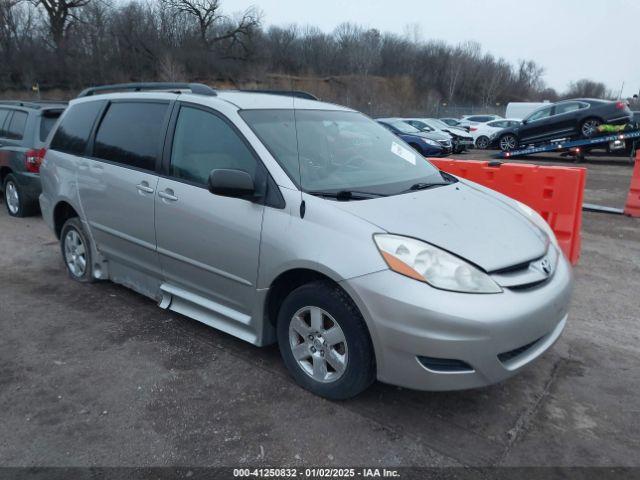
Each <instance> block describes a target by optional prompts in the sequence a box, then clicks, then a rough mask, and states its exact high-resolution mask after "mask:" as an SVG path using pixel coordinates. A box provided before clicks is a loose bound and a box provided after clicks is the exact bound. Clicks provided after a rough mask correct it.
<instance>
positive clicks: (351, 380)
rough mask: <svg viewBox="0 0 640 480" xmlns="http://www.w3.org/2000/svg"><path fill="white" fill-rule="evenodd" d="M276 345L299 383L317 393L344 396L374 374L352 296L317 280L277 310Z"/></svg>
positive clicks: (369, 348) (364, 384)
mask: <svg viewBox="0 0 640 480" xmlns="http://www.w3.org/2000/svg"><path fill="white" fill-rule="evenodd" d="M277 333H278V344H279V346H280V353H281V355H282V359H283V361H284V364H285V365H286V367H287V369H288V370H289V373H290V374H291V376H293V378H294V379H295V381H296V382H297V383H298V384H299V385H300V386H302V387H303V388H305V389H307V390H309V391H310V392H312V393H315V394H316V395H319V396H321V397H325V398H328V399H331V400H344V399H347V398H351V397H354V396H356V395H358V394H359V393H361V392H362V391H364V390H365V389H366V388H367V387H369V385H371V384H372V383H373V381H374V380H375V378H376V367H375V355H374V352H373V345H372V343H371V338H370V336H369V331H368V330H367V327H366V325H365V322H364V320H363V318H362V315H361V314H360V311H359V310H358V308H357V307H356V306H355V304H354V303H353V301H352V300H351V298H349V296H348V295H347V294H346V293H345V292H344V291H343V290H342V289H341V288H339V287H338V286H337V285H334V284H332V283H330V282H328V281H318V282H313V283H309V284H306V285H303V286H301V287H298V288H297V289H295V290H294V291H293V292H291V293H290V294H289V295H288V296H287V298H286V299H285V300H284V302H283V303H282V306H281V308H280V312H279V313H278V325H277Z"/></svg>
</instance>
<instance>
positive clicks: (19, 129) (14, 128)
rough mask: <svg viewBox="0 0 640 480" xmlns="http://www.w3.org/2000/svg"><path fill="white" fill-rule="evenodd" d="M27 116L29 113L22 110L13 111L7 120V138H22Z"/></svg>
mask: <svg viewBox="0 0 640 480" xmlns="http://www.w3.org/2000/svg"><path fill="white" fill-rule="evenodd" d="M28 118H29V114H28V113H27V112H23V111H21V110H16V111H14V112H13V116H12V117H11V121H10V122H9V127H8V128H7V138H10V139H12V140H22V137H23V136H24V130H25V128H26V126H27V119H28Z"/></svg>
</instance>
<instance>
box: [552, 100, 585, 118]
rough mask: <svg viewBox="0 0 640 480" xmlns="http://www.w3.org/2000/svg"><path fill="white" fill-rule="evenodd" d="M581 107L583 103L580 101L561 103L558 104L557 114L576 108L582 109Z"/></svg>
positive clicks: (572, 110) (573, 110)
mask: <svg viewBox="0 0 640 480" xmlns="http://www.w3.org/2000/svg"><path fill="white" fill-rule="evenodd" d="M580 108H581V104H580V103H579V102H568V103H559V104H558V105H556V115H562V114H563V113H570V112H575V111H576V110H580Z"/></svg>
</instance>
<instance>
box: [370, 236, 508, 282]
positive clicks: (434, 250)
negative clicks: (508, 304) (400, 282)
mask: <svg viewBox="0 0 640 480" xmlns="http://www.w3.org/2000/svg"><path fill="white" fill-rule="evenodd" d="M373 239H374V241H375V243H376V246H377V247H378V250H379V251H380V254H381V255H382V258H384V260H385V262H387V265H388V266H389V268H390V269H391V270H393V271H394V272H397V273H400V274H402V275H406V276H407V277H410V278H413V279H415V280H418V281H420V282H425V283H428V284H429V285H431V286H432V287H435V288H440V289H442V290H450V291H452V292H463V293H500V292H502V289H501V288H500V287H499V286H498V284H497V283H496V282H494V281H493V280H492V279H491V277H490V276H489V275H487V274H486V273H484V272H482V271H480V270H478V269H477V268H476V267H474V266H473V265H471V264H469V263H467V262H465V261H464V260H462V259H460V258H458V257H456V256H455V255H451V254H450V253H448V252H445V251H444V250H442V249H440V248H438V247H434V246H433V245H430V244H428V243H425V242H422V241H420V240H416V239H415V238H410V237H402V236H399V235H391V234H377V235H374V236H373Z"/></svg>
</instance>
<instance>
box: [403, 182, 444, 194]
mask: <svg viewBox="0 0 640 480" xmlns="http://www.w3.org/2000/svg"><path fill="white" fill-rule="evenodd" d="M445 185H451V182H437V183H414V184H413V185H411V187H409V188H408V189H407V190H406V191H407V192H411V191H414V190H426V189H428V188H433V187H444V186H445Z"/></svg>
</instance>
